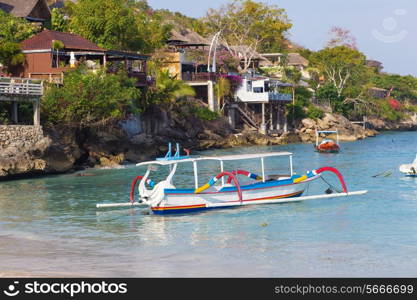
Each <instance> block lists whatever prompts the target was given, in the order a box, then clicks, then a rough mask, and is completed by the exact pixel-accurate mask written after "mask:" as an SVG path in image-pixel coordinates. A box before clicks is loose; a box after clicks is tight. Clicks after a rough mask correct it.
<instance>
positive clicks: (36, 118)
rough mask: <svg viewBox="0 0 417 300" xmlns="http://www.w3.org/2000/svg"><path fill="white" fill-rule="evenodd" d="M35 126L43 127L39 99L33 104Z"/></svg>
mask: <svg viewBox="0 0 417 300" xmlns="http://www.w3.org/2000/svg"><path fill="white" fill-rule="evenodd" d="M33 125H35V126H39V125H41V109H40V100H39V99H37V100H35V101H34V102H33Z"/></svg>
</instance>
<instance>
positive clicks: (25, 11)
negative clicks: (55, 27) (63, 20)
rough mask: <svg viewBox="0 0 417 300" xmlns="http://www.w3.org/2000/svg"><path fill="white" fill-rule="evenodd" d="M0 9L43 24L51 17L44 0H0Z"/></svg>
mask: <svg viewBox="0 0 417 300" xmlns="http://www.w3.org/2000/svg"><path fill="white" fill-rule="evenodd" d="M0 9H1V10H3V11H4V12H6V13H8V14H11V15H13V16H15V17H18V18H24V19H26V20H28V21H29V22H33V23H40V24H44V23H45V22H47V21H49V20H50V19H51V11H50V10H49V8H48V5H47V3H46V0H0Z"/></svg>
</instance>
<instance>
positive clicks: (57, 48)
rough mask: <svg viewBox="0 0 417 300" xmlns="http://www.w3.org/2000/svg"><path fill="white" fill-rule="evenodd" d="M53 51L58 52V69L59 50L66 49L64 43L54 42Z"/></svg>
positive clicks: (57, 65)
mask: <svg viewBox="0 0 417 300" xmlns="http://www.w3.org/2000/svg"><path fill="white" fill-rule="evenodd" d="M51 47H52V50H55V51H56V67H57V68H58V67H59V50H61V49H63V48H64V47H65V45H64V43H63V42H61V41H59V40H53V41H52V45H51Z"/></svg>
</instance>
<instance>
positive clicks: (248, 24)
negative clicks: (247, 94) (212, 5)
mask: <svg viewBox="0 0 417 300" xmlns="http://www.w3.org/2000/svg"><path fill="white" fill-rule="evenodd" d="M204 21H205V25H206V26H207V28H208V32H210V33H212V34H213V33H216V32H218V31H221V32H222V34H221V38H222V41H223V43H224V44H225V45H226V47H227V49H228V51H229V52H230V53H231V54H232V55H233V56H234V57H239V58H242V60H243V65H241V66H239V72H241V73H245V72H246V71H247V70H248V68H249V67H250V66H251V63H252V59H253V52H254V51H257V52H260V53H262V52H268V51H274V52H276V51H280V50H281V49H282V45H283V41H284V34H285V32H287V31H288V30H289V29H290V28H291V26H292V24H291V23H290V22H289V20H288V18H287V15H286V13H285V10H284V9H282V8H279V7H277V6H275V5H268V4H265V3H260V2H254V1H251V0H234V1H232V2H230V3H228V4H226V5H224V6H222V7H221V8H219V9H217V10H216V9H209V10H208V12H207V15H206V17H205V18H204Z"/></svg>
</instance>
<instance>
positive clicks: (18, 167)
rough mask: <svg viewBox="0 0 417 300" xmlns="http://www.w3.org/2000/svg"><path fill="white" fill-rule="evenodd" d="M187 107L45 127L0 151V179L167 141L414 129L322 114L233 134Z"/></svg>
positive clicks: (160, 149) (208, 142) (278, 140)
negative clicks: (280, 127)
mask: <svg viewBox="0 0 417 300" xmlns="http://www.w3.org/2000/svg"><path fill="white" fill-rule="evenodd" d="M184 109H186V108H179V109H178V110H175V111H172V112H171V113H169V114H168V113H167V112H166V110H163V109H160V108H157V107H155V108H153V109H152V110H150V111H148V112H147V113H146V114H142V115H141V117H140V118H139V117H137V116H131V117H129V118H128V119H126V120H123V121H119V122H112V123H109V124H102V125H101V126H96V127H88V128H71V127H66V126H61V127H59V126H58V127H54V128H44V130H43V133H44V135H43V136H42V135H40V136H37V138H35V139H32V140H31V141H30V142H28V141H26V142H22V141H19V140H13V141H11V142H9V143H8V144H7V145H6V146H3V148H2V149H1V151H0V180H5V179H14V178H21V177H29V176H36V175H45V174H54V173H65V172H71V171H76V170H81V169H84V168H88V167H113V166H117V165H120V164H122V163H125V162H132V163H135V162H139V161H143V160H148V159H152V158H154V157H156V156H160V155H162V154H164V153H165V152H166V151H167V143H168V142H170V141H171V142H180V143H181V145H182V146H183V147H185V148H189V149H191V150H206V149H213V148H230V147H238V146H245V145H281V144H288V143H301V142H302V143H314V142H315V130H316V128H317V129H319V130H334V129H338V132H339V139H340V140H341V141H355V140H358V139H364V138H366V137H372V136H375V135H376V134H378V131H381V130H416V129H417V126H416V124H415V123H413V122H404V123H389V122H384V121H382V120H369V125H370V126H369V127H371V128H367V129H364V128H363V126H360V125H357V124H352V123H351V122H350V121H349V120H348V119H346V118H345V117H343V116H340V115H336V114H329V113H326V114H325V116H324V117H323V118H322V119H318V120H313V119H303V120H301V122H299V125H298V126H297V128H295V129H294V130H292V131H291V132H288V133H283V134H281V135H264V134H261V133H258V132H255V131H252V130H249V129H244V130H242V131H240V132H236V131H234V130H233V129H232V128H231V127H230V125H229V124H228V122H227V120H226V119H225V118H219V119H217V120H213V121H203V120H201V119H200V118H197V117H196V116H194V115H193V114H190V113H188V112H187V111H183V110H184Z"/></svg>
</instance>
